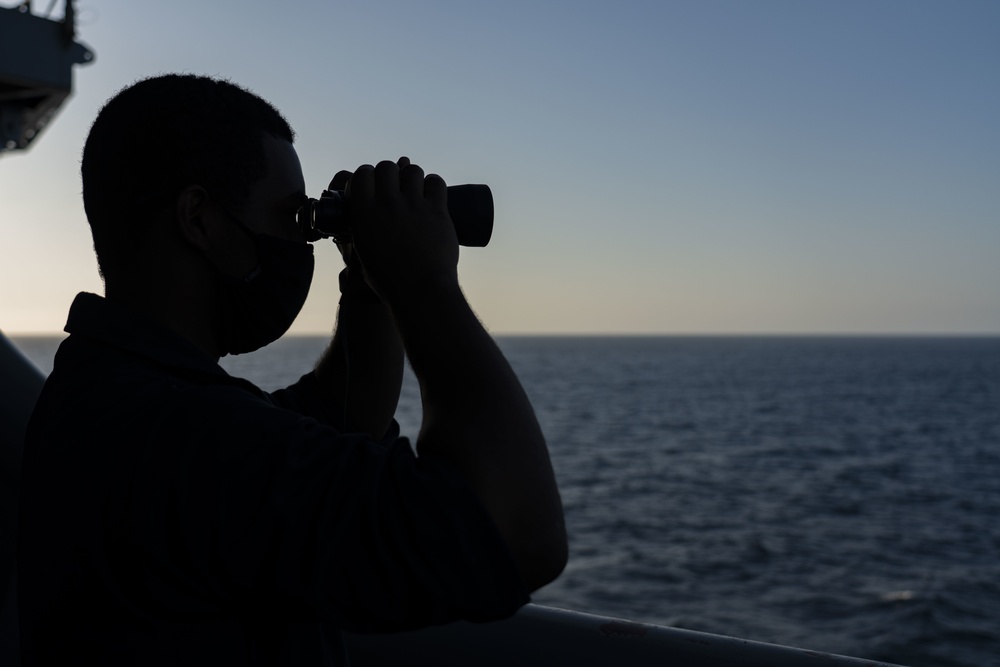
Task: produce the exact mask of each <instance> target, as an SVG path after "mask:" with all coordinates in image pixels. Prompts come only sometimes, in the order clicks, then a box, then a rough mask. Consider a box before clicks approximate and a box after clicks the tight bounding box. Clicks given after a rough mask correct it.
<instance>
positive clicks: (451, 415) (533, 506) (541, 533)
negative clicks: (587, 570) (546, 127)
mask: <svg viewBox="0 0 1000 667" xmlns="http://www.w3.org/2000/svg"><path fill="white" fill-rule="evenodd" d="M350 201H351V207H352V216H353V220H354V226H353V234H354V241H355V248H356V250H357V252H358V254H359V255H360V258H361V261H362V262H363V264H364V267H365V273H366V276H367V278H368V280H369V282H370V283H371V285H372V287H373V288H374V289H375V291H376V292H378V294H379V295H380V296H381V298H382V299H383V300H384V301H385V302H386V303H388V304H389V307H390V308H391V310H392V314H393V317H394V319H395V322H396V326H397V327H398V329H399V332H400V335H401V337H402V339H403V344H404V346H405V347H406V352H407V354H408V356H409V359H410V363H411V365H412V366H413V370H414V373H415V374H416V376H417V378H418V379H419V381H420V390H421V398H422V402H423V412H424V422H423V426H422V428H421V432H420V436H419V438H418V441H417V449H418V452H419V453H421V454H427V453H433V454H435V455H438V456H443V457H446V458H448V459H449V460H451V461H452V462H453V463H454V464H455V465H456V466H457V467H458V468H459V469H460V470H461V471H462V473H463V474H464V475H465V477H466V478H467V479H468V481H469V482H470V484H471V486H472V488H473V489H474V491H475V492H476V494H477V495H478V496H479V498H480V499H481V500H482V502H483V504H484V505H485V506H486V509H487V510H488V511H489V513H490V515H491V516H492V518H493V520H494V523H495V524H496V526H497V528H498V529H499V531H500V533H501V535H502V536H503V538H504V540H505V541H506V543H507V546H508V548H509V549H510V552H511V554H512V555H513V557H514V560H515V562H516V563H517V566H518V568H519V570H520V573H521V576H522V578H523V580H524V582H525V584H526V585H527V586H528V587H529V588H531V589H532V590H534V589H537V588H539V587H541V586H543V585H545V584H546V583H548V582H550V581H552V580H553V579H555V578H556V577H557V576H558V575H559V573H560V572H561V571H562V568H563V567H564V566H565V563H566V531H565V527H564V523H563V513H562V504H561V501H560V499H559V492H558V489H557V487H556V483H555V476H554V474H553V472H552V464H551V462H550V460H549V454H548V450H547V448H546V446H545V439H544V437H543V436H542V432H541V429H540V428H539V426H538V422H537V420H536V419H535V415H534V411H533V410H532V408H531V404H530V403H529V401H528V399H527V396H526V395H525V393H524V390H523V389H522V387H521V384H520V382H519V381H518V379H517V376H516V375H515V374H514V372H513V370H512V369H511V368H510V365H509V364H508V363H507V360H506V359H505V358H504V357H503V354H501V352H500V350H499V348H497V346H496V343H495V342H494V341H493V339H492V338H491V337H490V335H489V334H488V333H487V332H486V330H485V329H484V328H483V326H482V324H481V323H480V322H479V320H478V319H477V318H476V316H475V314H474V313H473V312H472V309H471V308H470V306H469V304H468V302H467V301H466V299H465V297H464V295H463V294H462V291H461V289H460V288H459V285H458V273H457V263H458V242H457V240H456V237H455V229H454V226H453V224H452V222H451V219H450V217H449V216H448V209H447V193H446V188H445V184H444V182H443V181H442V180H441V179H440V178H439V177H437V176H433V175H432V176H428V177H426V178H425V177H424V174H423V171H422V170H421V169H420V168H419V167H417V166H416V165H407V166H404V167H403V168H399V167H398V166H397V165H396V164H395V163H392V162H380V163H379V164H378V166H377V167H371V166H369V165H365V166H362V167H360V168H359V169H358V170H357V171H356V172H355V173H354V177H353V179H352V181H351V194H350Z"/></svg>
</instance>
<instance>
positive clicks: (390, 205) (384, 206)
mask: <svg viewBox="0 0 1000 667" xmlns="http://www.w3.org/2000/svg"><path fill="white" fill-rule="evenodd" d="M447 197H448V195H447V188H446V186H445V182H444V180H442V179H441V177H440V176H437V175H434V174H431V175H430V176H426V177H425V176H424V172H423V170H422V169H421V168H420V167H419V166H417V165H414V164H410V161H409V159H407V158H405V157H404V158H400V160H399V162H398V163H394V162H388V161H385V162H379V163H378V165H376V166H375V167H372V166H371V165H362V166H360V167H358V169H357V171H355V172H354V175H353V176H352V177H351V179H350V181H349V195H348V202H349V204H348V205H349V206H350V212H351V218H352V224H351V233H352V236H353V245H354V252H356V253H357V255H358V256H359V258H360V260H361V264H362V266H363V267H364V272H365V278H366V280H367V281H368V283H369V285H371V287H372V288H373V289H374V290H375V292H376V293H377V294H378V295H379V296H380V297H382V298H383V299H385V300H387V301H389V302H390V303H391V302H392V301H393V300H395V299H399V298H405V295H406V294H407V293H409V292H411V291H413V290H414V289H421V288H422V287H424V286H426V285H430V284H442V283H443V284H444V285H448V286H452V285H457V284H458V268H457V267H458V239H457V236H456V234H455V226H454V224H453V223H452V221H451V217H450V216H449V214H448V199H447Z"/></svg>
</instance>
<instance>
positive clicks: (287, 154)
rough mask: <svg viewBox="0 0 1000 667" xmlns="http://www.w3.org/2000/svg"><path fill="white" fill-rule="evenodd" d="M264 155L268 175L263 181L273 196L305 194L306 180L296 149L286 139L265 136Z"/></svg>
mask: <svg viewBox="0 0 1000 667" xmlns="http://www.w3.org/2000/svg"><path fill="white" fill-rule="evenodd" d="M264 155H265V157H266V159H267V173H266V175H265V176H264V178H263V179H261V185H264V186H265V187H266V188H267V189H268V190H270V191H271V194H272V196H276V197H281V198H284V197H288V196H293V195H296V194H301V195H304V194H305V187H306V186H305V178H304V177H303V175H302V165H301V163H300V162H299V155H298V153H297V152H296V151H295V147H294V146H292V144H291V143H289V142H288V141H285V140H284V139H279V138H277V137H274V136H272V135H270V134H266V133H265V134H264Z"/></svg>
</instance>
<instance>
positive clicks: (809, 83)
mask: <svg viewBox="0 0 1000 667" xmlns="http://www.w3.org/2000/svg"><path fill="white" fill-rule="evenodd" d="M15 4H17V3H16V2H14V1H13V0H6V1H4V0H0V6H6V7H10V6H13V5H15ZM48 4H49V3H48V2H47V1H44V0H36V1H35V11H36V12H41V11H44V10H45V9H46V7H47V6H48ZM59 5H60V7H59V8H58V9H57V12H56V13H57V14H59V13H61V11H62V7H61V5H62V2H60V3H59ZM77 8H78V14H79V39H80V40H82V41H84V42H85V43H86V44H88V45H89V46H90V47H91V48H92V49H93V50H94V51H95V52H96V54H97V59H96V61H95V62H94V63H93V64H92V65H89V66H87V67H81V68H78V69H77V70H76V76H75V82H76V93H75V95H74V97H73V98H71V99H70V101H69V102H68V103H67V104H66V106H64V108H63V110H62V111H61V112H60V114H59V116H58V117H57V118H56V119H55V121H54V122H53V123H52V124H51V125H50V126H49V128H48V129H47V130H46V131H45V132H44V133H43V134H42V136H41V137H40V138H39V139H38V140H37V142H36V144H35V145H34V146H33V147H32V148H31V149H30V150H29V151H27V152H21V153H5V154H4V155H3V157H0V197H2V199H0V234H2V239H3V243H2V244H0V282H2V284H3V286H4V288H3V290H2V292H0V327H2V328H3V329H4V330H5V331H6V332H7V333H48V332H51V333H56V332H59V331H61V329H62V326H63V324H64V322H65V316H66V311H67V309H68V307H69V304H70V302H71V301H72V299H73V296H74V295H75V294H76V293H77V292H78V291H81V290H87V291H93V292H97V293H102V285H101V282H100V279H99V277H98V274H97V268H96V262H95V261H94V259H93V252H92V249H91V241H90V233H89V228H88V226H87V224H86V220H85V217H84V214H83V207H82V203H81V201H80V182H79V156H80V151H81V148H82V146H83V142H84V139H85V137H86V133H87V130H88V128H89V125H90V123H91V122H92V120H93V118H94V116H95V115H96V113H97V111H98V109H99V108H100V106H101V104H102V103H103V102H104V101H105V100H106V99H107V98H108V97H110V96H111V95H113V94H114V93H115V92H116V91H117V90H118V89H119V88H121V87H122V86H124V85H126V84H128V83H130V82H131V81H133V80H135V79H137V78H141V77H143V76H147V75H152V74H157V73H163V72H172V71H180V72H190V73H198V74H209V75H215V76H222V77H228V78H231V79H232V80H234V81H236V82H238V83H240V84H242V85H245V86H247V87H249V88H251V89H253V90H254V91H256V92H257V93H258V94H260V95H262V96H263V97H265V98H268V99H269V100H271V101H272V102H274V103H275V105H276V106H278V107H279V108H280V109H281V110H282V112H283V113H284V114H285V115H286V117H287V118H288V119H289V121H290V122H291V124H292V125H293V127H295V129H296V131H297V132H298V139H297V142H296V146H297V148H298V151H299V155H300V157H301V159H302V164H303V168H304V171H305V175H306V184H307V187H308V188H309V189H310V191H311V192H310V194H311V195H312V196H318V194H319V192H320V190H321V189H322V188H323V187H324V185H325V184H326V182H327V181H328V180H329V178H330V177H331V176H332V175H333V174H334V173H335V172H336V171H338V170H339V169H345V168H346V169H353V168H355V167H356V166H357V165H359V164H362V163H366V162H367V163H375V162H377V161H378V160H382V159H395V158H397V157H399V156H400V155H408V156H409V157H410V158H411V159H412V160H413V161H414V162H416V163H418V164H421V165H422V166H424V167H425V169H426V170H427V171H428V172H431V171H433V172H436V173H439V174H441V175H442V176H443V177H444V178H445V179H446V180H447V181H448V182H449V183H453V184H457V183H463V182H482V183H488V184H489V185H490V186H491V187H492V188H493V191H494V196H495V199H496V207H497V217H496V230H495V234H494V238H493V241H492V243H491V244H490V246H489V247H487V248H485V249H468V250H463V252H462V260H461V265H460V268H461V277H462V283H463V286H464V287H465V290H466V293H467V294H468V296H469V298H470V301H471V302H472V304H473V306H474V307H475V309H476V310H477V312H478V313H479V315H480V316H481V318H482V319H483V321H484V322H485V323H486V325H487V326H488V327H489V328H490V329H491V330H492V331H493V332H494V333H499V334H504V333H647V334H650V333H668V334H669V333H862V334H864V333H944V334H948V333H985V334H997V333H1000V2H995V1H994V0H984V1H981V2H976V1H969V0H961V1H960V0H955V1H949V2H945V1H942V0H932V1H924V0H897V1H894V2H892V1H888V0H839V1H836V2H833V1H825V2H819V1H811V0H785V1H778V0H756V1H749V0H743V1H737V0H731V1H723V0H688V1H685V2H679V1H673V2H672V1H669V0H661V1H651V2H633V1H629V0H621V1H618V2H615V3H608V2H601V3H598V2H585V1H570V0H565V1H563V2H552V1H544V0H535V1H533V2H521V1H519V0H517V1H513V0H506V1H505V2H476V1H474V0H466V1H464V2H458V1H452V2H446V1H424V2H416V1H399V2H379V1H368V2H350V3H348V2H336V1H328V2H320V1H314V0H300V1H296V0H286V1H284V2H275V1H273V0H272V1H271V2H258V1H252V0H240V1H237V0H217V1H213V2H204V1H197V2H196V1H194V0H186V1H174V2H163V1H158V2H153V1H152V0H128V1H127V2H126V1H124V0H79V1H78V3H77ZM0 38H2V36H0ZM318 260H319V261H318V268H317V274H316V279H315V281H314V283H313V289H312V293H311V295H310V298H309V301H308V302H307V304H306V307H305V309H304V310H303V312H302V314H301V315H300V316H299V319H298V321H297V322H296V324H295V325H294V327H293V329H292V331H293V332H297V333H324V332H328V331H329V330H330V328H331V325H332V322H333V318H334V313H335V308H336V302H337V298H338V294H337V287H336V285H337V281H336V275H337V272H338V271H339V270H340V268H341V263H340V260H339V255H338V254H337V253H336V249H335V248H334V247H333V245H332V244H326V245H324V247H323V249H322V250H320V251H319V253H318Z"/></svg>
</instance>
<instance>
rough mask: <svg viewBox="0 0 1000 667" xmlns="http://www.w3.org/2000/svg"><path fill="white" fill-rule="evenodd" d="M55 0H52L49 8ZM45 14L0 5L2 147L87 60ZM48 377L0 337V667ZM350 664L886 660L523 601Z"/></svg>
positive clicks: (356, 650) (64, 25)
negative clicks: (24, 476) (25, 479)
mask: <svg viewBox="0 0 1000 667" xmlns="http://www.w3.org/2000/svg"><path fill="white" fill-rule="evenodd" d="M52 4H54V3H50V8H51V6H52ZM65 7H66V11H65V14H64V16H65V18H64V19H63V20H62V21H53V20H50V19H48V18H45V17H40V16H35V15H33V14H32V13H31V3H30V2H25V3H22V5H21V6H19V7H16V8H0V132H2V135H0V151H4V150H15V149H23V148H26V147H27V146H28V145H29V144H30V143H31V142H32V140H34V139H35V138H37V137H38V134H39V132H41V131H42V129H43V128H44V127H45V126H46V124H47V123H48V122H49V121H50V120H51V119H52V117H53V115H54V114H55V112H56V111H57V110H58V109H59V107H60V105H61V104H62V103H63V102H64V101H65V100H66V98H67V97H68V96H69V94H70V92H71V91H72V68H73V65H79V64H85V63H90V62H93V59H94V54H93V52H92V51H90V49H88V48H87V47H85V46H83V45H82V44H80V43H78V42H75V41H74V36H75V31H74V27H73V17H74V12H73V3H72V2H71V1H67V2H66V5H65ZM44 381H45V377H44V375H43V374H42V372H41V371H40V370H38V368H37V367H36V366H35V365H34V364H32V363H31V362H30V361H29V360H28V359H27V358H25V356H24V355H23V354H21V352H20V351H19V350H18V349H17V348H16V347H15V346H14V345H13V344H12V343H11V342H10V341H9V340H8V339H7V338H6V337H5V336H4V335H3V333H0V448H2V451H0V475H2V478H0V483H2V485H3V486H2V497H0V501H2V503H3V504H2V507H0V509H2V512H0V517H3V520H4V525H2V526H0V530H2V539H0V545H2V547H0V549H2V553H0V586H2V587H0V602H2V607H0V664H2V665H10V666H11V667H16V665H18V664H19V663H20V660H19V653H18V645H17V636H18V630H17V607H16V604H15V595H16V593H15V590H14V580H15V576H14V539H13V536H14V535H15V534H16V527H15V523H14V517H15V516H16V507H17V489H18V478H19V475H18V473H19V471H20V468H21V453H22V451H23V441H24V428H25V426H26V425H27V421H28V417H29V415H30V414H31V410H32V408H33V406H34V404H35V400H36V399H37V398H38V394H39V392H40V391H41V388H42V384H43V382H44ZM347 641H348V646H349V647H350V652H351V660H352V663H353V664H354V665H357V666H359V667H365V666H368V665H371V666H373V667H374V666H375V665H379V666H386V665H395V666H399V667H403V666H410V665H439V666H442V667H447V666H458V665H463V666H464V665H477V666H479V667H501V666H502V667H508V666H510V665H560V664H565V665H624V666H634V667H645V666H647V665H648V666H650V667H652V666H653V665H655V666H656V667H661V666H662V665H683V666H684V667H811V666H816V667H820V666H822V667H878V666H880V665H881V666H887V665H888V663H883V662H873V661H871V660H863V659H860V658H849V657H844V656H836V655H830V654H828V653H818V652H815V651H808V650H804V649H797V648H791V647H787V646H777V645H774V644H764V643H760V642H754V641H749V640H746V639H736V638H734V637H726V636H722V635H713V634H706V633H702V632H694V631H691V630H681V629H677V628H668V627H663V626H658V625H649V624H646V623H636V622H633V621H625V620H620V619H615V618H609V617H606V616H595V615H592V614H583V613H579V612H575V611H567V610H563V609H554V608H552V607H543V606H539V605H534V604H529V605H527V606H525V607H524V608H523V609H521V610H520V611H519V612H518V613H517V614H515V615H514V616H513V617H512V618H510V619H507V620H505V621H499V622H495V623H486V624H473V623H464V622H462V623H452V624H450V625H446V626H440V627H433V628H427V629H424V630H420V631H417V632H406V633H397V634H388V635H351V634H348V635H347Z"/></svg>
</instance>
